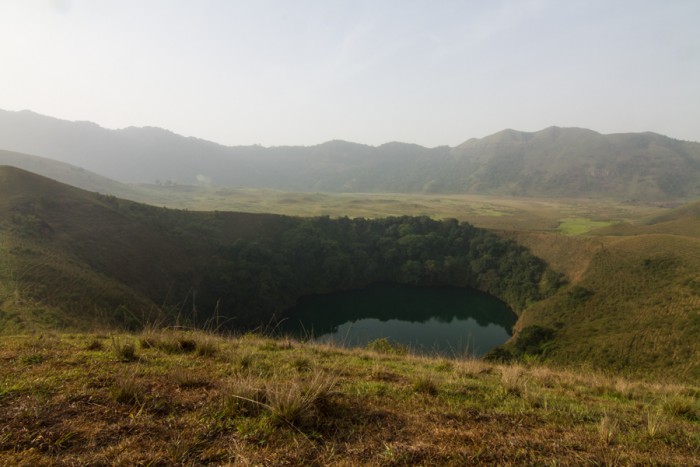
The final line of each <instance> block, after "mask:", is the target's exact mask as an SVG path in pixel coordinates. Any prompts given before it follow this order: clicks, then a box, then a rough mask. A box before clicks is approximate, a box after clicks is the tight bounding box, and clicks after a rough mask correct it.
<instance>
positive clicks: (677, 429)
mask: <svg viewBox="0 0 700 467" xmlns="http://www.w3.org/2000/svg"><path fill="white" fill-rule="evenodd" d="M699 459H700V388H698V387H694V386H688V385H671V384H663V383H659V384H654V383H649V382H644V383H642V382H635V381H630V380H626V379H622V378H618V377H614V376H606V375H602V374H600V373H594V372H592V371H587V370H585V369H581V370H579V371H570V370H568V371H564V370H557V369H553V368H548V367H543V366H539V365H536V364H533V365H529V366H503V365H496V364H490V363H485V362H482V361H479V360H473V359H470V358H465V359H444V358H440V359H438V358H426V357H416V356H412V355H403V354H402V353H401V349H400V348H395V347H393V346H392V345H391V344H389V343H387V342H385V341H378V342H376V343H375V344H374V345H372V346H371V348H370V349H342V348H335V347H328V346H319V345H315V344H311V343H302V342H298V341H293V340H289V339H270V338H266V337H262V336H259V335H243V336H236V337H228V338H224V337H219V336H214V335H211V334H206V333H202V332H199V331H185V330H151V331H145V332H143V333H141V334H138V335H124V334H120V335H110V334H81V335H74V334H60V335H58V334H56V335H53V334H44V335H30V336H15V337H12V336H10V337H2V338H1V339H0V464H4V465H16V464H19V465H48V464H51V465H56V464H58V465H61V464H64V465H87V464H94V465H96V464H99V465H102V464H121V465H126V464H129V465H173V464H180V465H201V464H215V465H220V464H235V465H261V464H265V465H282V464H293V465H314V464H317V465H318V464H323V465H413V464H423V465H426V464H428V465H430V464H441V465H444V464H456V465H469V464H499V465H523V464H565V465H566V464H578V465H581V464H593V465H609V464H674V465H693V464H697V463H698V460H699Z"/></svg>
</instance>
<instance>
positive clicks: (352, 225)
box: [198, 217, 546, 325]
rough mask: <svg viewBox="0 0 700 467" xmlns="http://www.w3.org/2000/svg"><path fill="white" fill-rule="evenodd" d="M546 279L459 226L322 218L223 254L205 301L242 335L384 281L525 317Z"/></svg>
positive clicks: (530, 263)
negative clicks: (327, 296) (491, 300)
mask: <svg viewBox="0 0 700 467" xmlns="http://www.w3.org/2000/svg"><path fill="white" fill-rule="evenodd" d="M545 272H546V265H545V264H544V262H543V261H541V260H539V259H538V258H536V257H534V256H533V255H532V254H530V253H529V251H528V250H527V249H525V248H523V247H521V246H519V245H517V244H516V243H514V242H511V241H506V240H503V239H501V238H499V237H497V236H496V235H494V234H492V233H490V232H487V231H484V230H481V229H477V228H475V227H473V226H472V225H470V224H467V223H461V224H460V223H458V222H457V221H456V220H454V219H450V220H443V221H436V220H432V219H430V218H428V217H396V218H385V219H375V220H367V219H361V218H360V219H348V218H340V219H330V218H328V217H318V218H308V219H299V220H298V222H296V223H295V225H293V226H291V227H290V228H289V229H287V230H286V231H285V233H284V234H283V235H281V237H278V238H274V239H260V240H252V241H251V240H246V241H243V240H238V241H234V242H232V243H230V244H225V245H222V246H221V247H220V249H219V251H218V253H217V254H216V255H215V257H214V258H212V261H211V262H210V267H209V268H208V270H207V272H206V273H205V274H204V277H203V279H202V281H201V284H200V288H199V289H200V290H199V293H198V295H199V297H201V298H200V300H201V302H200V303H206V304H207V308H209V309H213V308H212V306H213V303H214V301H215V302H216V305H217V307H218V312H219V313H220V314H221V315H222V316H225V317H230V318H233V319H234V321H235V322H237V323H238V324H239V325H250V324H254V323H258V324H259V323H260V322H263V321H264V320H266V319H270V318H271V317H272V316H273V315H275V314H277V315H280V313H282V312H283V311H284V310H285V309H286V308H288V307H290V306H292V305H293V304H294V303H295V302H296V300H297V299H298V298H299V297H302V296H305V295H311V294H317V293H326V292H330V291H334V290H346V289H351V288H356V287H362V286H365V285H367V284H370V283H373V282H385V281H388V282H396V283H403V284H414V285H423V286H430V285H450V286H458V287H471V288H475V289H479V290H482V291H485V292H489V293H491V294H493V295H495V296H497V297H499V298H501V299H502V300H504V301H506V302H507V303H508V304H509V305H511V306H512V307H513V308H514V309H516V310H520V309H522V308H523V307H524V306H525V305H526V303H527V302H528V301H531V300H536V299H538V298H540V295H541V292H540V290H541V289H542V287H541V282H542V281H543V277H546V275H545Z"/></svg>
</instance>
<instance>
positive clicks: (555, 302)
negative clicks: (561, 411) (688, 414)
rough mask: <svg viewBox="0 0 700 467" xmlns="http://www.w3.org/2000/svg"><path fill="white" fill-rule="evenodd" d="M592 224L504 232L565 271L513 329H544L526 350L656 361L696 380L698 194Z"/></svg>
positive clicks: (599, 359)
mask: <svg viewBox="0 0 700 467" xmlns="http://www.w3.org/2000/svg"><path fill="white" fill-rule="evenodd" d="M591 234H594V235H589V236H587V237H561V236H557V235H554V234H546V233H520V234H511V235H510V237H511V238H517V240H518V241H519V242H520V243H521V244H523V245H526V246H530V247H531V248H532V251H533V252H534V253H535V254H536V255H538V256H539V257H541V258H543V259H545V260H546V261H547V262H548V263H549V264H550V265H551V266H552V267H553V268H554V269H555V270H557V271H560V272H563V273H565V274H566V275H567V277H568V278H569V280H570V283H569V285H568V286H567V287H565V288H563V289H562V290H561V291H560V292H559V293H558V294H556V295H555V296H553V297H551V298H549V299H546V300H544V301H542V302H540V303H537V304H534V305H533V306H531V307H530V308H528V310H527V311H526V312H525V313H524V314H523V316H522V317H521V319H520V321H519V323H518V326H519V328H520V329H524V328H526V327H528V326H540V327H542V328H544V329H546V330H547V331H545V332H543V333H540V335H539V337H535V338H533V347H532V348H531V349H530V352H533V353H536V354H539V355H540V356H541V357H542V358H544V359H545V360H548V361H550V362H557V363H562V364H566V363H569V362H571V361H587V362H591V363H592V364H594V365H596V366H601V367H608V368H615V369H623V368H627V369H636V370H635V371H637V372H639V374H640V375H641V374H644V373H645V372H648V371H653V370H658V369H661V368H663V369H664V370H662V371H664V372H665V373H666V374H667V375H668V377H669V378H676V379H686V380H692V381H698V380H700V343H698V339H697V336H698V335H700V282H699V278H700V235H699V234H700V216H698V215H697V204H690V205H687V206H683V207H681V208H678V209H676V210H672V211H670V212H669V213H667V214H664V215H662V216H655V217H654V218H652V219H650V220H648V221H647V222H645V223H643V224H640V225H631V224H626V225H619V226H611V227H607V228H604V229H600V230H598V231H595V232H591ZM516 345H518V344H517V341H516ZM520 345H521V347H522V346H523V345H524V342H521V343H520Z"/></svg>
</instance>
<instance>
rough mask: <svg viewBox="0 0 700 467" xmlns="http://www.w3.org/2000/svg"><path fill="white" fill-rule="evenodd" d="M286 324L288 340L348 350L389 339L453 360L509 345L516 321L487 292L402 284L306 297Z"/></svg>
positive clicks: (292, 312)
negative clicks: (308, 340)
mask: <svg viewBox="0 0 700 467" xmlns="http://www.w3.org/2000/svg"><path fill="white" fill-rule="evenodd" d="M285 318H286V319H285V320H284V321H282V323H281V324H280V325H279V327H278V330H279V331H280V332H281V333H283V334H289V335H292V336H297V337H313V338H314V340H316V341H321V342H326V341H332V342H334V343H336V344H341V345H346V346H364V345H366V344H367V343H368V342H370V341H373V340H375V339H380V338H388V339H390V340H391V341H393V342H398V343H400V344H403V345H406V346H408V347H409V348H410V349H411V350H412V351H414V352H418V353H438V354H444V355H450V356H457V355H464V353H465V352H468V353H470V354H473V355H479V356H480V355H483V354H484V353H486V352H488V351H489V350H491V349H492V348H494V347H496V346H498V345H501V344H503V343H504V342H505V341H506V340H508V338H509V337H510V336H511V328H512V326H513V325H514V324H515V320H516V317H515V315H514V314H513V312H512V311H511V310H510V309H509V308H508V306H507V305H505V304H504V303H503V302H501V301H500V300H498V299H496V298H494V297H492V296H490V295H487V294H485V293H482V292H477V291H474V290H468V289H457V288H446V287H445V288H435V287H409V286H404V285H397V284H374V285H372V286H369V287H367V288H364V289H359V290H352V291H348V292H337V293H332V294H327V295H316V296H312V297H306V298H304V299H302V300H300V301H299V303H298V304H297V305H296V306H295V307H294V308H292V309H291V310H289V311H288V312H287V313H286V315H285Z"/></svg>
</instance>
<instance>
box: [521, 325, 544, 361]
mask: <svg viewBox="0 0 700 467" xmlns="http://www.w3.org/2000/svg"><path fill="white" fill-rule="evenodd" d="M553 338H554V330H553V329H550V328H546V327H543V326H527V327H525V328H523V329H522V331H520V332H519V333H518V336H517V338H516V340H515V344H514V347H515V350H517V351H518V353H520V354H523V355H541V354H543V353H544V352H545V350H546V348H547V347H546V344H547V343H548V342H549V341H551V340H552V339H553Z"/></svg>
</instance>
